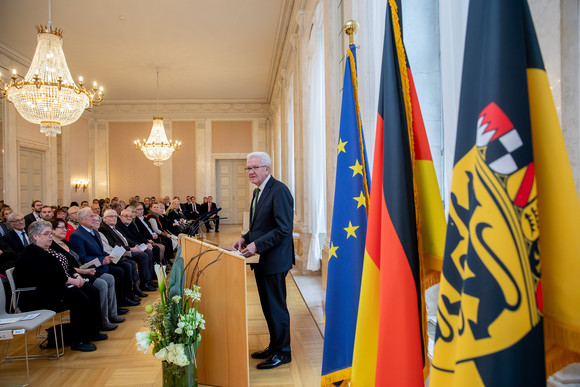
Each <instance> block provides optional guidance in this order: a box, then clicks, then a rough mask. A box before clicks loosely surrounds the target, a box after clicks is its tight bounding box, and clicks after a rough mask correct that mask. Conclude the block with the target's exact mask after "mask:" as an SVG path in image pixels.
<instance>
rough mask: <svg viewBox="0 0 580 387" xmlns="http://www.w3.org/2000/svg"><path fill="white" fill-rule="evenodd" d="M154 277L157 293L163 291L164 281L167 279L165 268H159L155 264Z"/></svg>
mask: <svg viewBox="0 0 580 387" xmlns="http://www.w3.org/2000/svg"><path fill="white" fill-rule="evenodd" d="M155 275H156V276H157V284H158V285H159V291H160V292H164V291H165V280H166V279H167V274H165V266H160V265H159V264H155Z"/></svg>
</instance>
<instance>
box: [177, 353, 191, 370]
mask: <svg viewBox="0 0 580 387" xmlns="http://www.w3.org/2000/svg"><path fill="white" fill-rule="evenodd" d="M174 363H175V364H177V365H178V366H180V367H183V366H186V365H188V364H189V359H188V358H187V356H186V355H185V353H181V354H179V355H177V357H176V358H175V361H174Z"/></svg>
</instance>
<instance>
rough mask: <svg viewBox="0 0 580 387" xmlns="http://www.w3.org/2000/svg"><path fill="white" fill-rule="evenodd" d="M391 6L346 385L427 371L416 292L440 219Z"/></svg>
mask: <svg viewBox="0 0 580 387" xmlns="http://www.w3.org/2000/svg"><path fill="white" fill-rule="evenodd" d="M399 10H400V2H399V1H395V0H390V1H389V5H388V7H387V15H386V22H385V38H384V47H383V61H382V71H381V86H380V93H379V106H378V117H377V131H376V138H375V153H374V164H373V175H372V181H373V184H372V187H371V195H370V204H369V218H368V226H367V239H366V247H365V258H364V265H363V275H362V283H361V296H360V301H359V312H358V319H357V329H356V337H355V346H354V356H353V371H352V380H351V384H352V385H353V386H365V387H366V386H373V385H376V386H423V384H424V378H425V377H426V376H427V374H428V371H429V360H428V358H427V341H426V340H427V335H426V318H425V304H424V296H423V295H424V289H425V287H426V286H428V285H431V284H434V283H436V282H437V280H438V273H437V272H436V270H437V269H438V268H440V267H441V259H442V256H443V245H444V240H445V237H444V230H445V218H444V212H443V204H442V202H441V196H440V194H439V188H438V185H437V179H436V176H435V169H434V167H433V161H432V158H431V152H430V149H429V144H428V142H427V135H426V133H425V127H424V124H423V119H422V118H421V111H420V108H419V103H418V99H417V95H416V92H415V86H414V83H413V77H412V75H411V69H410V68H409V67H408V63H407V58H406V53H405V48H404V46H403V40H402V35H401V25H400V22H399V21H400V19H401V16H400V13H399Z"/></svg>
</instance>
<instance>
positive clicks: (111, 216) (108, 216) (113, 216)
mask: <svg viewBox="0 0 580 387" xmlns="http://www.w3.org/2000/svg"><path fill="white" fill-rule="evenodd" d="M116 217H117V215H106V216H105V218H116Z"/></svg>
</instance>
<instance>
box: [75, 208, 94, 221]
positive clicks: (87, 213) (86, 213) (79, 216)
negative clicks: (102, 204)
mask: <svg viewBox="0 0 580 387" xmlns="http://www.w3.org/2000/svg"><path fill="white" fill-rule="evenodd" d="M93 214H94V212H93V210H92V209H91V207H83V208H81V209H80V210H79V213H78V214H77V220H78V222H79V223H80V222H81V221H82V220H83V219H84V218H86V217H89V216H91V215H93Z"/></svg>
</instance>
